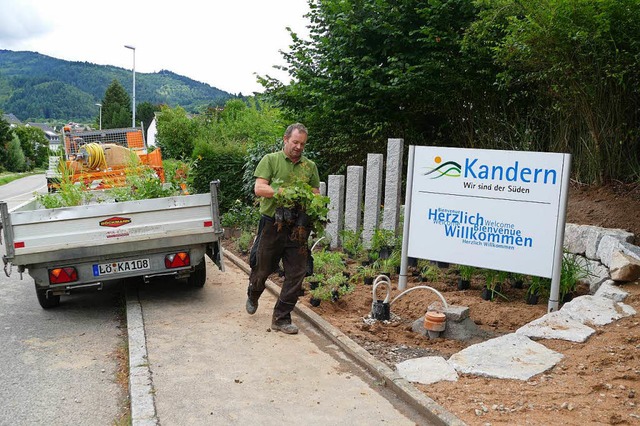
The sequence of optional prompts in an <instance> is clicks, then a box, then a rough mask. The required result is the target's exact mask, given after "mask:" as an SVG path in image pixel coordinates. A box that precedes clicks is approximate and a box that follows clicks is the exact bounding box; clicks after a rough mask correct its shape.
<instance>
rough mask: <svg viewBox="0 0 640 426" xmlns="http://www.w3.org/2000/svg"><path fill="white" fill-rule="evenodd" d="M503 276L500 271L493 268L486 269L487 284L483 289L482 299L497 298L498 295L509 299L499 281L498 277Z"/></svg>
mask: <svg viewBox="0 0 640 426" xmlns="http://www.w3.org/2000/svg"><path fill="white" fill-rule="evenodd" d="M499 276H501V275H500V273H499V272H498V271H495V270H493V269H485V270H484V279H485V286H484V288H483V289H482V295H481V296H482V299H484V300H495V297H496V296H500V297H502V298H503V299H505V300H508V299H507V297H506V296H505V295H504V294H502V293H501V292H502V286H501V285H500V283H499V282H498V277H499Z"/></svg>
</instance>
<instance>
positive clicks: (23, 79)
mask: <svg viewBox="0 0 640 426" xmlns="http://www.w3.org/2000/svg"><path fill="white" fill-rule="evenodd" d="M114 79H116V80H118V81H119V82H120V84H122V86H123V87H125V88H129V89H130V88H131V70H127V69H125V68H118V67H114V66H111V65H96V64H92V63H89V62H72V61H65V60H62V59H56V58H52V57H50V56H45V55H41V54H39V53H36V52H13V51H10V50H1V49H0V110H2V111H3V112H5V113H13V114H14V115H15V116H16V117H18V118H19V119H20V120H22V121H26V120H29V121H45V120H62V121H68V120H74V121H86V120H91V119H94V118H95V117H96V114H97V107H96V106H95V104H96V102H100V101H101V99H102V97H103V96H104V93H105V90H106V89H107V86H109V84H111V82H112V81H113V80H114ZM128 91H129V92H130V90H128ZM230 97H232V95H231V94H229V93H227V92H224V91H222V90H219V89H217V88H215V87H211V86H209V85H208V84H205V83H200V82H198V81H195V80H191V79H189V78H187V77H184V76H181V75H178V74H175V73H172V72H171V71H166V70H161V71H159V72H156V73H139V72H137V71H136V103H137V104H140V103H142V102H151V103H152V104H166V105H168V106H171V107H175V106H178V105H179V106H181V107H183V108H184V109H186V110H187V111H191V112H195V111H197V110H199V109H202V108H203V107H206V106H208V105H212V106H213V105H221V104H224V102H225V101H226V100H227V99H229V98H230Z"/></svg>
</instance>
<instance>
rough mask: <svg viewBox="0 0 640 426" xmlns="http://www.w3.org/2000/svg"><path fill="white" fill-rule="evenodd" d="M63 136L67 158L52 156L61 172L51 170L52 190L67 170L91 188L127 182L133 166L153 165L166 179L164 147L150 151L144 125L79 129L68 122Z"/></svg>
mask: <svg viewBox="0 0 640 426" xmlns="http://www.w3.org/2000/svg"><path fill="white" fill-rule="evenodd" d="M63 140H64V153H65V159H64V162H63V161H62V160H61V159H60V158H56V159H54V160H53V161H51V160H50V165H49V168H50V169H58V170H57V173H51V170H50V171H49V172H48V173H47V186H48V187H49V191H50V192H52V191H55V190H56V189H57V188H58V186H59V184H60V179H61V173H65V172H66V173H70V174H71V179H72V181H73V182H82V183H83V184H84V185H85V186H86V187H87V188H90V189H106V188H111V187H114V186H122V185H124V184H125V180H126V175H127V172H128V171H130V170H131V169H132V167H151V168H152V169H154V170H155V172H156V174H157V175H158V177H159V179H160V180H161V181H162V182H164V178H165V176H164V169H163V167H162V154H161V152H160V149H155V150H154V151H152V152H148V151H147V148H146V144H145V141H144V136H143V132H142V129H138V128H122V129H105V130H92V131H79V130H76V129H72V128H71V127H69V126H65V127H64V128H63ZM59 169H66V170H62V171H61V170H59Z"/></svg>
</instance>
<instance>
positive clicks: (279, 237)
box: [247, 215, 309, 323]
mask: <svg viewBox="0 0 640 426" xmlns="http://www.w3.org/2000/svg"><path fill="white" fill-rule="evenodd" d="M290 235H291V228H289V227H287V226H284V225H283V226H282V229H281V230H279V231H278V225H277V224H276V223H275V222H274V220H273V218H271V217H269V216H264V215H263V216H262V218H261V219H260V224H259V225H258V237H257V239H256V241H255V243H254V247H253V248H252V250H251V251H252V255H253V254H255V258H254V259H255V260H254V262H251V263H254V264H252V265H251V275H250V276H249V288H248V290H247V296H248V297H249V298H250V299H251V300H253V301H254V302H255V301H257V300H258V299H259V298H260V295H261V294H262V292H263V291H264V289H265V285H264V283H265V281H266V280H267V278H268V277H269V275H271V274H272V273H273V272H274V271H276V270H277V269H278V264H279V263H280V260H281V259H282V266H283V267H284V283H283V284H282V289H281V290H280V296H279V297H278V301H277V302H276V304H275V306H274V308H273V321H275V322H278V323H291V311H293V308H294V307H295V305H296V303H297V302H298V294H299V293H300V288H301V287H302V280H304V277H305V274H306V268H307V256H308V252H309V250H308V246H307V243H306V239H305V243H304V244H301V243H300V242H297V241H293V240H292V239H291V237H290Z"/></svg>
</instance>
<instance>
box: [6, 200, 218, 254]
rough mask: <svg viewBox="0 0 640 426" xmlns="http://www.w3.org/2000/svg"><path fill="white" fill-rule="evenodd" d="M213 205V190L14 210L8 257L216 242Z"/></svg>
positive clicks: (11, 216) (115, 250)
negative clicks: (153, 197)
mask: <svg viewBox="0 0 640 426" xmlns="http://www.w3.org/2000/svg"><path fill="white" fill-rule="evenodd" d="M212 205H213V203H212V198H211V194H196V195H182V196H177V197H167V198H157V199H147V200H137V201H126V202H120V203H105V204H92V205H86V206H77V207H65V208H58V209H39V210H26V211H14V212H12V213H10V214H9V218H10V221H11V226H10V229H11V231H12V234H13V235H11V236H7V235H6V234H5V236H6V237H8V238H7V240H9V241H12V246H11V247H9V246H7V257H8V259H9V260H10V261H11V262H12V263H13V264H17V265H27V264H31V263H37V262H46V261H52V260H59V259H60V258H61V257H64V256H70V255H73V256H78V255H83V256H82V257H84V256H90V255H91V253H100V254H101V255H110V254H114V253H119V252H122V253H124V252H127V251H131V250H133V249H135V250H149V249H151V248H153V247H155V246H157V245H158V243H159V242H162V243H163V244H162V245H165V244H167V243H168V242H169V241H171V242H172V244H173V245H188V244H193V243H203V242H212V241H216V240H217V239H218V233H219V232H220V229H219V226H220V225H219V220H218V218H217V217H216V218H214V212H213V207H212ZM216 210H217V206H216ZM216 213H217V212H216ZM5 225H6V224H5ZM5 232H7V227H5ZM158 240H160V241H158Z"/></svg>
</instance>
